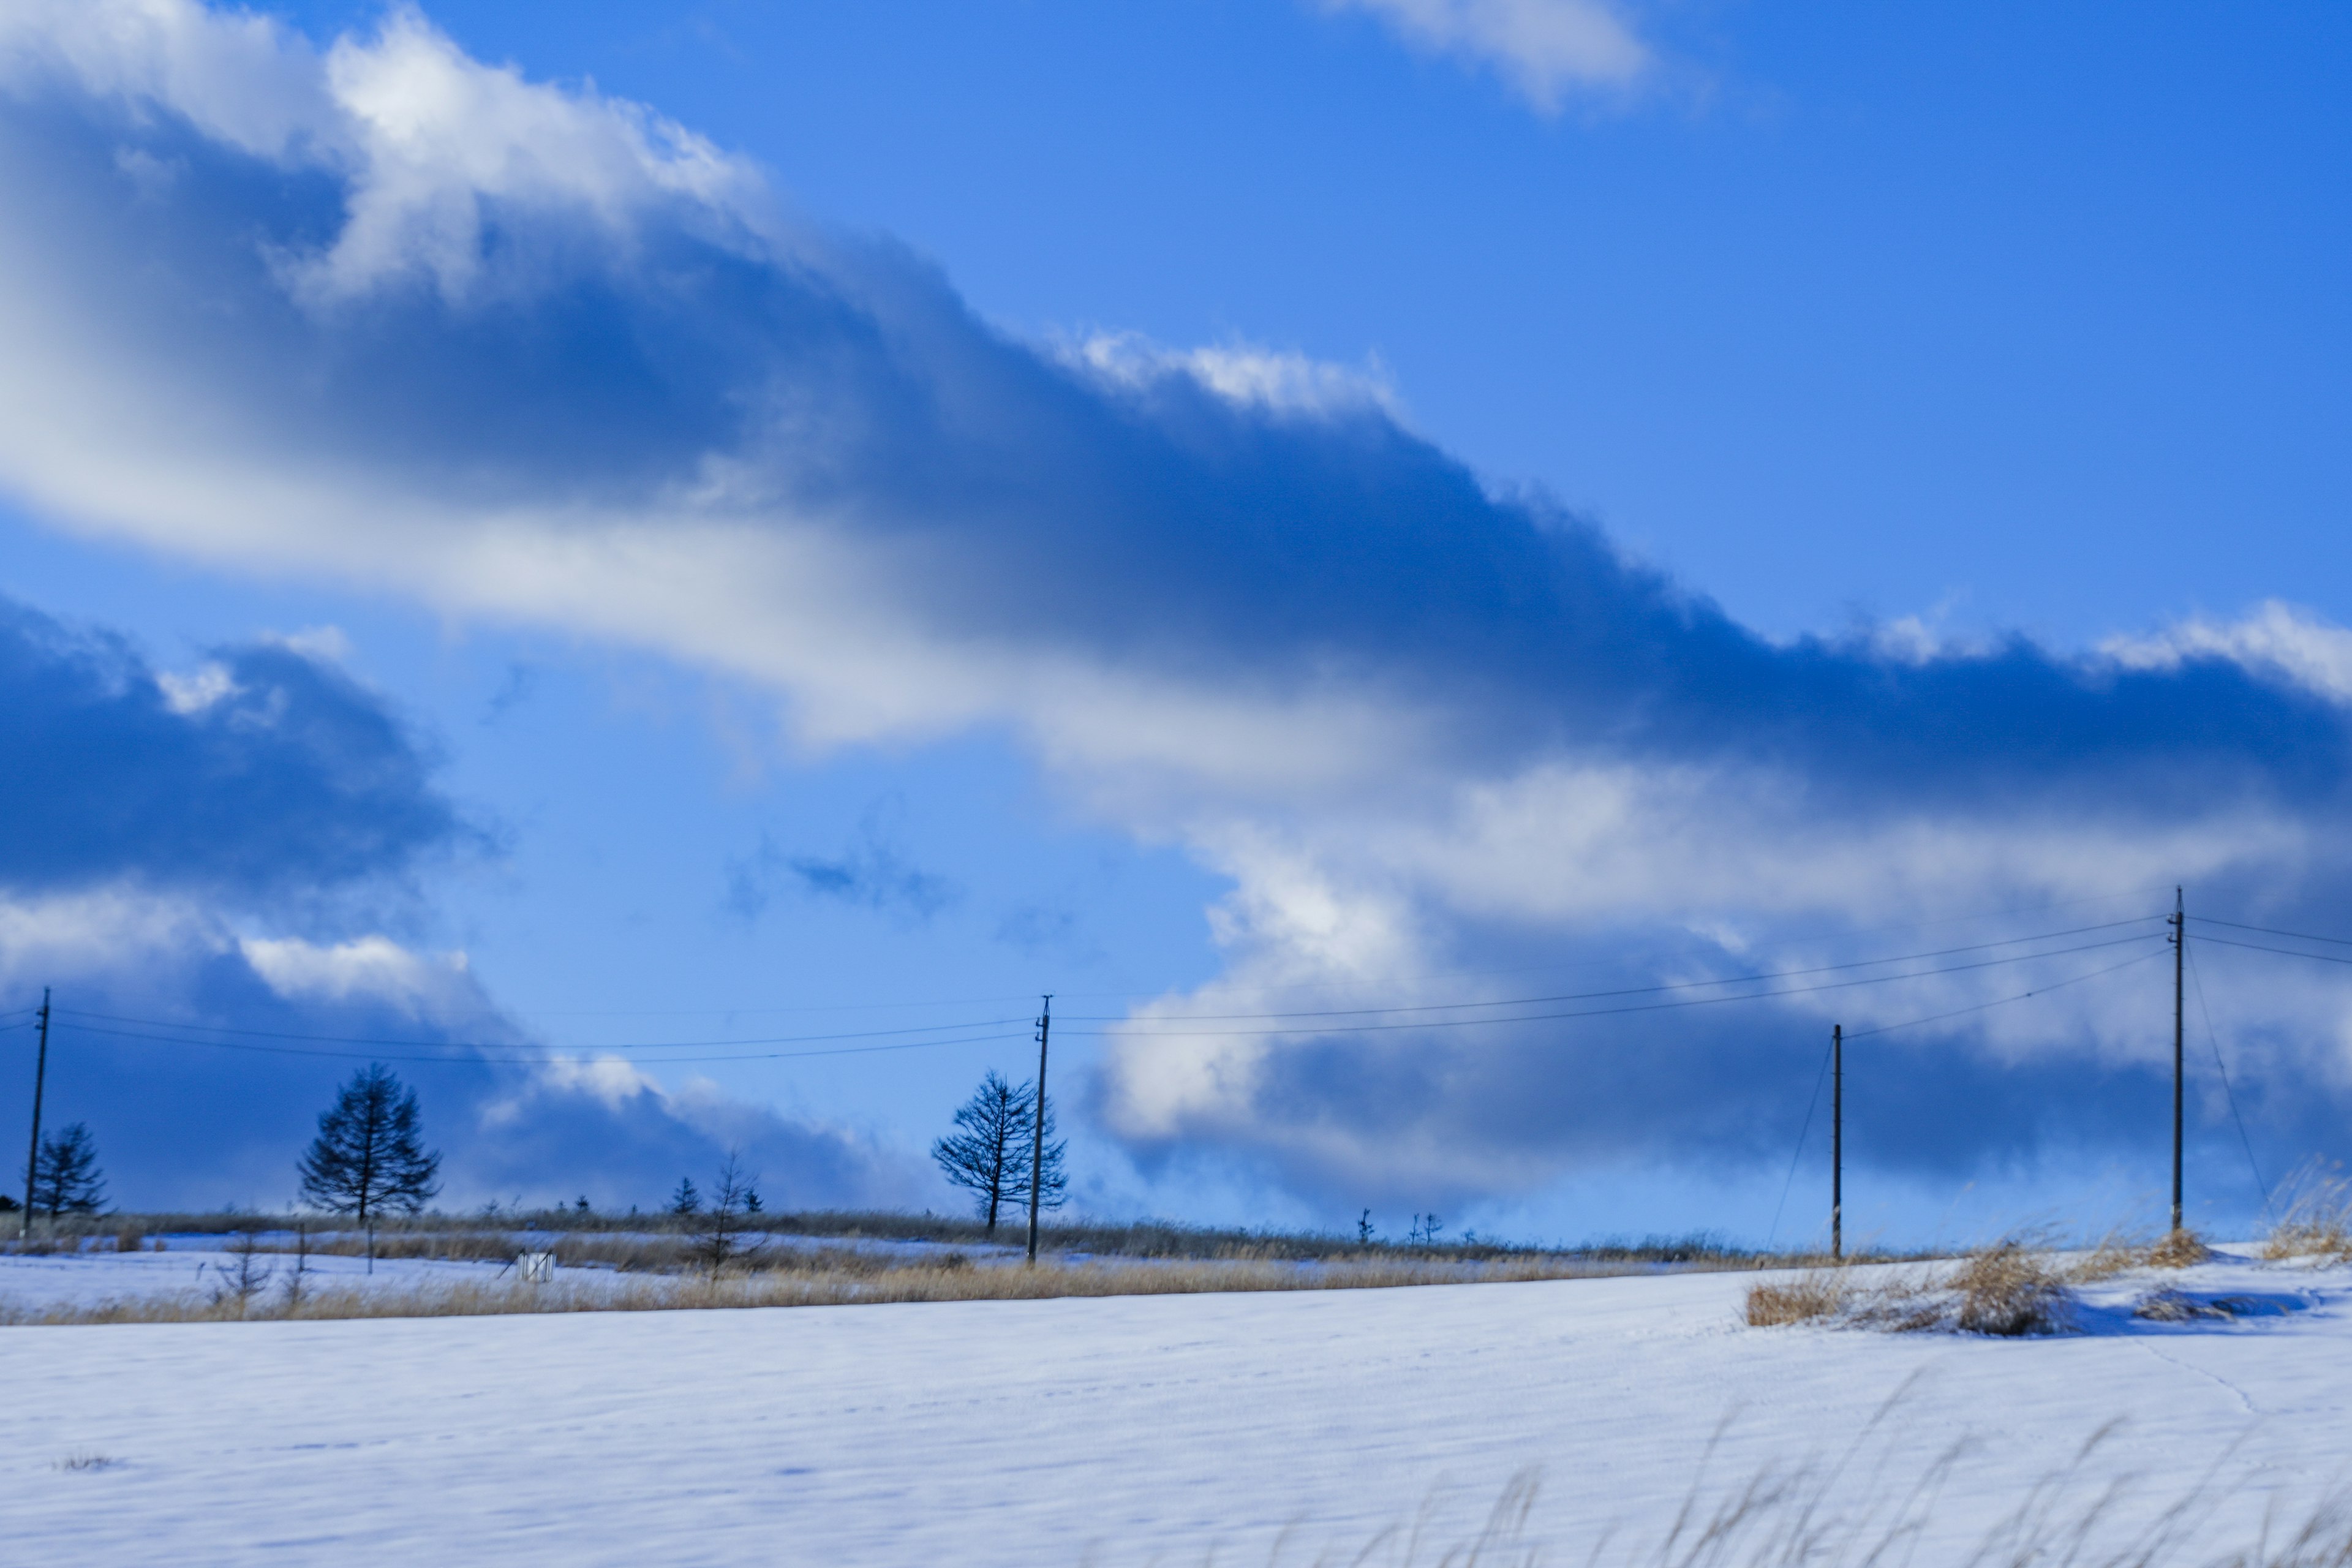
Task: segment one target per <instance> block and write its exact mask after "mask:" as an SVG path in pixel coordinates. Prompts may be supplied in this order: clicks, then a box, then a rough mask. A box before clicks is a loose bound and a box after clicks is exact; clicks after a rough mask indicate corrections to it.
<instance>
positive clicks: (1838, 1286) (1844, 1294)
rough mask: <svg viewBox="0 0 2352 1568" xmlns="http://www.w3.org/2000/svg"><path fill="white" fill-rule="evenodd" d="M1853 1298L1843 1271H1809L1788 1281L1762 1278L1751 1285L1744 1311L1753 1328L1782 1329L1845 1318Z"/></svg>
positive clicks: (1813, 1269)
mask: <svg viewBox="0 0 2352 1568" xmlns="http://www.w3.org/2000/svg"><path fill="white" fill-rule="evenodd" d="M1852 1301H1853V1286H1852V1284H1851V1282H1850V1281H1849V1280H1848V1279H1847V1277H1846V1275H1845V1274H1844V1272H1843V1270H1840V1269H1835V1268H1808V1269H1806V1270H1805V1271H1804V1272H1803V1273H1802V1274H1798V1275H1794V1276H1791V1277H1790V1278H1789V1279H1759V1280H1758V1281H1757V1282H1756V1283H1755V1284H1753V1285H1750V1286H1749V1287H1748V1298H1747V1301H1746V1304H1745V1309H1744V1311H1745V1316H1746V1317H1747V1320H1748V1327H1750V1328H1753V1329H1769V1328H1780V1327H1784V1326H1785V1325H1787V1324H1790V1323H1814V1322H1819V1321H1822V1320H1823V1319H1825V1318H1837V1317H1841V1316H1843V1314H1844V1312H1845V1311H1846V1310H1847V1308H1848V1306H1849V1305H1850V1304H1851V1302H1852Z"/></svg>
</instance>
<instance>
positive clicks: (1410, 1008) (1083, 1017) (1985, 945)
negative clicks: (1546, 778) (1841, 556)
mask: <svg viewBox="0 0 2352 1568" xmlns="http://www.w3.org/2000/svg"><path fill="white" fill-rule="evenodd" d="M2157 918H2158V917H2157V916H2155V915H2140V916H2138V917H2137V918H2135V919H2132V920H2127V921H2104V922H2102V923H2101V924H2098V925H2087V926H2073V927H2070V928H2068V929H2067V930H2065V931H2042V932H2041V933H2039V934H2038V935H2034V936H2013V937H2010V938H2007V939H2006V940H2004V941H2000V942H1971V943H1969V944H1968V945H1967V946H1965V947H1942V948H1937V949H1934V950H1932V951H1930V952H1904V953H1896V954H1895V955H1894V956H1892V957H1888V958H1857V959H1853V960H1852V961H1850V962H1848V963H1823V964H1818V965H1816V966H1814V967H1813V968H1811V969H1780V970H1771V971H1767V972H1765V973H1758V974H1733V975H1727V976H1725V977H1724V978H1722V979H1720V980H1676V981H1670V982H1667V983H1665V984H1659V985H1627V986H1622V987H1619V988H1618V989H1615V990H1612V991H1570V992H1565V993H1562V994H1558V995H1552V996H1512V997H1505V998H1502V999H1500V1000H1497V1001H1493V1002H1424V1003H1418V1004H1414V1005H1405V1006H1393V1007H1326V1008H1320V1009H1316V1010H1313V1011H1308V1012H1297V1013H1191V1014H1187V1015H1185V1017H1186V1020H1187V1021H1198V1022H1201V1023H1208V1024H1215V1023H1246V1022H1253V1021H1258V1020H1269V1019H1278V1018H1357V1017H1366V1016H1372V1015H1375V1014H1387V1013H1445V1012H1458V1011H1460V1010H1462V1009H1464V1008H1466V1007H1536V1006H1542V1005H1548V1004H1549V1003H1553V1002H1597V1001H1604V1000H1606V999H1608V998H1610V997H1612V996H1649V995H1655V994H1659V993H1661V992H1666V991H1691V990H1696V989H1698V988H1700V987H1702V986H1707V985H1748V984H1757V983H1759V982H1763V981H1769V980H1794V979H1799V978H1801V977H1802V976H1805V975H1808V974H1834V973H1841V972H1843V971H1844V970H1848V969H1871V968H1875V967H1876V966H1878V965H1880V964H1883V963H1916V962H1917V961H1919V960H1922V959H1928V958H1949V957H1951V956H1953V955H1954V954H1956V953H1962V952H1987V951H1989V950H1990V949H1992V948H1996V947H2017V946H2020V945H2021V944H2022V943H2025V942H2053V941H2055V940H2056V939H2058V938H2059V937H2062V936H2082V935H2084V934H2085V933H2087V932H2090V931H2115V930H2116V929H2118V928H2119V927H2122V926H2127V925H2144V924H2146V923H2147V921H2152V920H2155V919H2157ZM2068 951H2073V950H2068ZM2020 956H2021V957H2023V958H2031V957H2037V956H2042V955H2039V954H2033V953H2024V954H2021V955H2020ZM1893 978H1898V979H1899V978H1902V977H1901V976H1894V977H1893ZM1126 1021H1127V1020H1126V1019H1125V1018H1122V1017H1106V1016H1097V1015H1087V1014H1073V1015H1071V1016H1069V1018H1068V1019H1066V1022H1069V1023H1079V1024H1117V1023H1123V1022H1126Z"/></svg>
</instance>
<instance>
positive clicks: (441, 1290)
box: [0, 1253, 1623, 1325]
mask: <svg viewBox="0 0 2352 1568" xmlns="http://www.w3.org/2000/svg"><path fill="white" fill-rule="evenodd" d="M1612 1272H1623V1270H1620V1269H1611V1268H1607V1267H1606V1266H1596V1265H1572V1264H1563V1263H1559V1262H1552V1263H1540V1262H1521V1263H1514V1262H1503V1263H1497V1264H1491V1265H1487V1266H1486V1267H1485V1268H1482V1269H1481V1270H1480V1271H1479V1272H1478V1273H1477V1275H1476V1276H1475V1278H1476V1279H1479V1280H1481V1281H1488V1282H1512V1281H1523V1280H1535V1279H1567V1278H1584V1277H1590V1276H1591V1275H1595V1274H1606V1273H1612ZM1464 1278H1465V1277H1464V1274H1463V1273H1462V1271H1461V1270H1460V1269H1459V1268H1450V1267H1446V1266H1444V1265H1429V1264H1415V1263H1413V1262H1411V1261H1410V1260H1400V1259H1370V1260H1365V1261H1361V1262H1355V1263H1339V1264H1326V1265H1307V1266H1302V1265H1298V1264H1295V1263H1281V1262H1271V1261H1267V1262H1250V1261H1230V1260H1208V1261H1199V1262H1192V1263H1168V1264H1158V1263H1142V1262H1088V1263H1074V1262H1066V1261H1055V1262H1040V1263H1039V1264H1038V1266H1037V1267H1036V1268H1018V1267H1013V1268H973V1267H972V1266H971V1261H970V1260H969V1259H968V1258H961V1257H960V1256H959V1255H956V1254H952V1253H950V1254H948V1255H946V1256H945V1257H943V1258H939V1259H937V1260H935V1261H930V1262H926V1263H923V1264H919V1265H908V1264H894V1263H891V1262H888V1261H887V1260H884V1259H879V1258H872V1257H869V1256H866V1255H862V1254H847V1255H830V1256H826V1257H824V1258H821V1259H820V1260H819V1261H817V1262H816V1263H814V1264H813V1265H812V1264H809V1263H808V1262H807V1261H806V1259H804V1258H796V1259H793V1260H791V1261H789V1262H782V1263H781V1264H780V1266H778V1267H773V1268H760V1269H755V1270H751V1271H748V1272H744V1273H740V1274H730V1275H726V1276H722V1277H721V1278H719V1279H711V1278H710V1277H709V1276H708V1275H696V1276H688V1275H645V1274H620V1273H614V1274H611V1275H605V1276H602V1277H597V1278H590V1279H579V1278H573V1279H557V1280H555V1281H553V1282H551V1283H549V1284H543V1285H531V1284H526V1283H524V1282H522V1281H521V1280H520V1279H516V1278H514V1277H513V1276H512V1275H508V1276H505V1277H502V1278H499V1279H481V1280H457V1281H452V1282H446V1283H444V1282H438V1281H436V1282H432V1283H424V1284H416V1285H409V1286H396V1287H390V1288H383V1289H370V1288H368V1287H365V1286H358V1285H324V1284H319V1283H315V1282H314V1283H311V1284H310V1285H309V1286H308V1287H307V1289H304V1290H303V1291H302V1293H301V1294H300V1296H299V1298H294V1299H289V1297H288V1296H287V1294H286V1293H285V1292H284V1291H283V1290H282V1289H280V1290H278V1291H276V1292H272V1293H270V1294H268V1295H263V1296H257V1297H254V1298H251V1299H248V1300H240V1299H239V1298H238V1297H237V1296H236V1294H235V1293H234V1292H231V1293H228V1294H223V1293H221V1292H217V1291H215V1292H213V1293H211V1294H208V1295H207V1294H200V1293H198V1292H195V1291H181V1292H176V1293H170V1294H159V1295H149V1296H140V1297H125V1298H121V1299H117V1300H106V1301H100V1302H98V1303H95V1304H92V1305H76V1304H72V1303H58V1304H55V1305H51V1306H47V1307H36V1306H26V1305H21V1304H7V1303H0V1324H8V1325H38V1324H64V1323H185V1322H236V1321H269V1320H276V1321H283V1320H289V1319H293V1320H315V1319H328V1318H434V1317H480V1316H490V1315H497V1314H503V1313H517V1312H634V1311H665V1310H681V1309H698V1308H738V1307H833V1306H854V1305H876V1304H880V1303H885V1302H918V1301H982V1300H986V1301H998V1300H1046V1299H1052V1298H1062V1297H1091V1296H1167V1295H1191V1294H1198V1293H1203V1292H1212V1291H1239V1290H1343V1289H1391V1288H1397V1287H1404V1286H1415V1285H1444V1284H1459V1283H1462V1282H1463V1280H1464Z"/></svg>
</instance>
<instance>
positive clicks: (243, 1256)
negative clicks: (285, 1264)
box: [213, 1229, 270, 1318]
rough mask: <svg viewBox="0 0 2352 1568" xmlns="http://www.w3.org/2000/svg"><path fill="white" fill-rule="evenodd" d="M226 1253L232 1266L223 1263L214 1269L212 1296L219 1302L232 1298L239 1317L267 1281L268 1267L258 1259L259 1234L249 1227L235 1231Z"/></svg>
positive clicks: (226, 1301) (225, 1301)
mask: <svg viewBox="0 0 2352 1568" xmlns="http://www.w3.org/2000/svg"><path fill="white" fill-rule="evenodd" d="M226 1256H227V1257H229V1258H235V1259H236V1267H234V1268H231V1267H230V1266H229V1265H228V1264H226V1263H224V1264H221V1265H219V1266H218V1267H217V1268H215V1270H214V1273H213V1281H214V1283H213V1300H214V1302H215V1304H219V1305H226V1303H228V1302H231V1301H234V1302H236V1315H237V1316H238V1317H240V1318H242V1317H244V1316H245V1315H246V1313H247V1310H249V1309H250V1308H251V1307H252V1305H253V1299H254V1298H255V1297H256V1296H258V1295H260V1294H261V1292H262V1289H263V1288H264V1287H265V1286H267V1285H268V1283H269V1274H270V1268H269V1265H268V1264H266V1263H262V1262H260V1261H258V1259H259V1258H260V1256H261V1238H260V1237H257V1236H256V1235H255V1234H254V1233H253V1231H252V1230H250V1229H246V1230H240V1231H238V1232H237V1233H236V1244H235V1245H234V1246H231V1247H228V1248H227V1249H226Z"/></svg>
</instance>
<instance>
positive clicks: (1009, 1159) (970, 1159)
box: [931, 1068, 1031, 1236]
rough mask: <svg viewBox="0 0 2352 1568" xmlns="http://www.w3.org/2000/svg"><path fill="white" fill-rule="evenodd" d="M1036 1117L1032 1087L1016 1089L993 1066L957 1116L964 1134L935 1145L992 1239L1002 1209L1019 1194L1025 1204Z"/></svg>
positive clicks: (944, 1167)
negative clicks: (1031, 1123)
mask: <svg viewBox="0 0 2352 1568" xmlns="http://www.w3.org/2000/svg"><path fill="white" fill-rule="evenodd" d="M1030 1114H1031V1113H1030V1096H1029V1086H1028V1085H1027V1084H1025V1083H1024V1084H1022V1085H1020V1086H1019V1087H1018V1088H1016V1087H1014V1086H1013V1085H1012V1084H1009V1083H1007V1082H1005V1081H1004V1079H1003V1075H1001V1074H1000V1073H998V1072H997V1071H996V1069H995V1068H990V1069H989V1071H988V1076H987V1077H985V1078H983V1079H981V1080H980V1087H979V1088H978V1089H974V1090H973V1091H972V1096H971V1099H970V1100H965V1101H964V1102H963V1104H962V1106H961V1108H959V1109H958V1110H957V1111H956V1113H955V1124H956V1125H957V1126H958V1127H960V1128H961V1129H962V1131H960V1132H951V1133H950V1134H948V1135H947V1136H946V1137H944V1138H942V1139H940V1141H939V1142H936V1143H934V1144H932V1145H931V1158H932V1159H934V1160H936V1161H938V1162H939V1165H940V1172H941V1173H943V1174H945V1175H946V1177H947V1179H948V1180H949V1181H950V1182H951V1183H953V1184H955V1185H957V1186H959V1187H963V1188H966V1189H968V1190H969V1191H970V1192H971V1194H972V1197H973V1200H974V1203H975V1205H976V1206H977V1207H978V1209H979V1211H980V1215H981V1218H982V1219H983V1220H985V1221H986V1222H987V1225H988V1234H989V1235H991V1236H994V1235H995V1234H996V1218H997V1211H998V1210H999V1209H1001V1208H1003V1206H1004V1205H1007V1204H1010V1203H1012V1202H1013V1199H1014V1197H1015V1196H1016V1194H1019V1195H1022V1196H1024V1201H1025V1194H1027V1192H1028V1188H1027V1186H1026V1185H1025V1183H1026V1182H1027V1181H1028V1175H1029V1118H1030Z"/></svg>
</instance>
